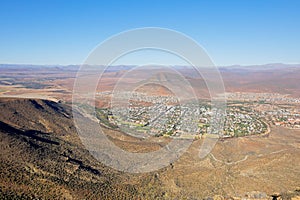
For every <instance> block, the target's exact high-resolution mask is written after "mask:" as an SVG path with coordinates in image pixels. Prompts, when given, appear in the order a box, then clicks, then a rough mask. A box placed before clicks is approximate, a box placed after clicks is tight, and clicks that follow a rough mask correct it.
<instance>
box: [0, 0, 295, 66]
mask: <svg viewBox="0 0 300 200" xmlns="http://www.w3.org/2000/svg"><path fill="white" fill-rule="evenodd" d="M149 26H151V27H164V28H170V29H174V30H177V31H180V32H182V33H184V34H187V35H189V36H190V37H192V38H194V39H195V40H196V41H197V42H198V43H199V44H201V45H202V46H203V47H204V48H205V49H206V50H207V52H208V53H209V55H210V56H211V58H212V59H213V60H214V62H215V64H217V65H232V64H243V65H247V64H264V63H274V62H283V63H300V1H299V0H294V1H292V0H235V1H233V0H219V1H214V0H206V1H201V0H195V1H175V0H161V1H159V0H152V1H145V0H144V1H143V0H139V1H130V0H128V1H109V0H107V1H106V0H99V1H91V0H85V1H84V0H81V1H80V0H78V1H76V0H49V1H47V0H41V1H39V0H35V1H33V0H20V1H15V0H1V1H0V36H1V37H0V63H31V64H80V63H82V62H83V61H84V59H85V58H86V56H87V55H88V53H89V52H90V51H91V50H92V49H93V48H94V47H95V46H96V45H98V44H99V43H100V42H102V41H103V40H104V39H106V38H107V37H109V36H111V35H114V34H117V33H118V32H121V31H125V30H128V29H132V28H140V27H149Z"/></svg>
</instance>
